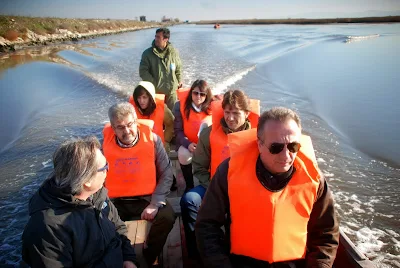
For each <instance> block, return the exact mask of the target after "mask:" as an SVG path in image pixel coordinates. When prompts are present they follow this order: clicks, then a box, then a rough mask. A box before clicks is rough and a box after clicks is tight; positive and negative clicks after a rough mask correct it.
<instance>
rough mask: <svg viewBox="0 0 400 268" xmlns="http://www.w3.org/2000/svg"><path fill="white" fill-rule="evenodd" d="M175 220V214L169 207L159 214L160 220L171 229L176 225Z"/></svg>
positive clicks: (161, 210)
mask: <svg viewBox="0 0 400 268" xmlns="http://www.w3.org/2000/svg"><path fill="white" fill-rule="evenodd" d="M175 219H176V216H175V212H174V210H173V209H172V207H171V206H168V205H167V206H166V207H164V208H162V209H160V211H159V212H158V220H159V221H160V222H162V223H163V224H165V225H167V226H170V227H171V228H172V226H173V225H174V223H175Z"/></svg>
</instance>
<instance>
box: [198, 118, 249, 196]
mask: <svg viewBox="0 0 400 268" xmlns="http://www.w3.org/2000/svg"><path fill="white" fill-rule="evenodd" d="M221 126H222V130H223V131H224V132H225V134H229V133H232V132H233V131H232V130H230V129H229V128H228V126H227V125H226V123H225V120H224V119H221ZM250 128H251V124H250V121H248V120H246V122H245V123H244V125H243V130H246V129H250ZM211 129H212V125H211V126H209V127H208V128H205V129H203V130H202V131H201V133H200V137H199V141H198V142H197V146H196V150H195V151H194V153H193V158H192V167H193V176H195V177H196V178H197V179H198V180H199V182H200V184H201V185H202V186H203V187H204V188H206V189H207V187H208V185H209V184H210V166H211V145H210V134H211Z"/></svg>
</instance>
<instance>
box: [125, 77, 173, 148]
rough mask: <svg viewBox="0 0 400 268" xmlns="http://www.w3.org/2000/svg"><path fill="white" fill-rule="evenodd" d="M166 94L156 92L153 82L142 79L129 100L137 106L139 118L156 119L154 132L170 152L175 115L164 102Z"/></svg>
mask: <svg viewBox="0 0 400 268" xmlns="http://www.w3.org/2000/svg"><path fill="white" fill-rule="evenodd" d="M164 98H165V96H164V94H156V90H155V88H154V85H153V84H152V83H151V82H147V81H140V82H139V84H138V85H137V86H136V88H135V90H134V91H133V94H132V96H131V97H130V98H129V102H130V103H131V104H132V105H133V106H134V107H135V111H136V115H137V117H138V119H150V120H153V121H154V127H153V132H154V133H156V134H157V135H158V136H160V138H161V140H162V141H163V142H164V147H165V150H166V151H167V153H169V143H170V142H171V139H172V137H173V136H174V115H173V114H172V112H171V110H170V109H169V108H168V107H167V105H166V104H164Z"/></svg>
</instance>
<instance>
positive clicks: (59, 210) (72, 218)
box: [22, 137, 137, 268]
mask: <svg viewBox="0 0 400 268" xmlns="http://www.w3.org/2000/svg"><path fill="white" fill-rule="evenodd" d="M53 164H54V171H53V172H52V173H51V175H50V176H49V178H48V179H46V180H45V181H44V183H43V184H42V186H41V187H40V189H39V190H38V191H37V192H36V193H35V194H34V196H33V197H32V198H31V200H30V202H29V215H30V219H29V221H28V224H27V225H26V227H25V230H24V233H23V235H22V259H23V260H24V261H25V262H26V263H27V264H29V266H31V267H52V268H53V267H99V266H106V267H124V268H135V267H136V265H135V263H137V262H136V255H135V251H134V248H133V247H132V246H131V243H130V241H129V239H128V238H127V228H126V226H125V224H124V222H123V221H121V219H120V218H119V216H118V212H117V210H116V208H115V207H114V205H113V204H112V203H111V202H110V199H109V198H108V196H107V189H105V188H104V187H103V183H104V180H105V178H106V175H107V171H108V163H107V162H106V158H105V157H104V156H103V154H102V153H101V151H100V143H99V141H98V140H97V139H96V138H95V137H89V138H86V139H74V140H69V141H66V142H64V143H63V144H61V146H59V147H58V149H57V150H56V151H55V153H54V155H53Z"/></svg>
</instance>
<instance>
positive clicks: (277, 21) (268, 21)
mask: <svg viewBox="0 0 400 268" xmlns="http://www.w3.org/2000/svg"><path fill="white" fill-rule="evenodd" d="M391 22H400V16H387V17H365V18H335V19H290V18H289V19H252V20H201V21H197V22H192V23H196V24H215V23H219V24H330V23H391Z"/></svg>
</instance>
